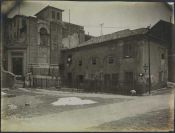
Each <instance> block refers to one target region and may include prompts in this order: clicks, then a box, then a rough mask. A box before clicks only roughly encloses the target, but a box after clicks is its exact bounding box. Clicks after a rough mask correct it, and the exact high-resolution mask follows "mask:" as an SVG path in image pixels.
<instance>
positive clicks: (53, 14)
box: [52, 11, 55, 19]
mask: <svg viewBox="0 0 175 133" xmlns="http://www.w3.org/2000/svg"><path fill="white" fill-rule="evenodd" d="M52 18H53V19H54V18H55V12H54V11H52Z"/></svg>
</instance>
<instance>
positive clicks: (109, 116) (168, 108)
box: [2, 88, 174, 131]
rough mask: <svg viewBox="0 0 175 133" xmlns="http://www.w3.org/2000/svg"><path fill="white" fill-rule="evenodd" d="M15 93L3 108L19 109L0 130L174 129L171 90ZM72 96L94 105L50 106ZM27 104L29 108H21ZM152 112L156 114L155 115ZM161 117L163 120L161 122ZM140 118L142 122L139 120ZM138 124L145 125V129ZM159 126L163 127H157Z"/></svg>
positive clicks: (21, 90)
mask: <svg viewBox="0 0 175 133" xmlns="http://www.w3.org/2000/svg"><path fill="white" fill-rule="evenodd" d="M15 92H16V97H9V98H7V97H4V98H3V105H4V107H6V103H8V104H9V103H13V104H16V105H17V107H18V108H19V110H18V108H17V109H16V111H15V109H14V110H13V111H9V114H6V115H10V117H3V120H2V130H3V131H103V130H104V131H125V130H126V131H153V130H155V131H158V130H161V131H167V130H168V131H169V130H172V128H173V127H172V125H173V124H172V121H173V120H172V119H171V118H174V117H173V116H172V115H173V110H174V103H173V102H174V90H172V89H169V90H165V89H164V90H163V93H159V92H158V93H155V94H154V93H153V95H150V96H122V95H112V94H95V93H93V94H91V93H76V92H61V91H48V90H41V89H36V90H30V89H23V88H22V89H17V90H14V91H13V93H15ZM11 93H12V92H11ZM72 96H74V97H79V98H82V99H87V100H93V101H96V103H94V104H90V105H72V106H67V105H66V106H53V105H51V103H52V102H54V101H56V100H57V99H58V98H61V97H72ZM9 99H11V100H9ZM19 99H20V100H19ZM29 101H30V102H29ZM27 102H28V103H29V106H25V107H22V105H23V104H24V103H27ZM4 112H8V111H4ZM156 112H159V113H156ZM155 113H156V115H154V114H155ZM153 116H156V117H153ZM164 116H167V117H164ZM160 117H162V118H161V119H160ZM139 119H140V120H141V121H138V120H139ZM144 120H145V122H146V123H152V122H157V121H164V123H158V122H157V124H158V125H159V126H158V125H155V124H153V125H152V126H150V127H149V124H145V122H144ZM132 123H133V125H134V126H132ZM138 123H140V124H143V125H144V124H145V128H144V126H143V125H142V126H140V125H139V124H138ZM166 123H167V124H166ZM121 124H122V125H123V126H121ZM128 125H130V126H128ZM160 125H161V126H164V127H162V128H159V127H160ZM114 127H115V128H114ZM139 127H140V128H139Z"/></svg>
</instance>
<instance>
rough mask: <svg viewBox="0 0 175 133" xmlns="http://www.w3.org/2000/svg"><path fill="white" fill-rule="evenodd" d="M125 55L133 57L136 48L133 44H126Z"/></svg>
mask: <svg viewBox="0 0 175 133" xmlns="http://www.w3.org/2000/svg"><path fill="white" fill-rule="evenodd" d="M123 55H124V57H125V58H131V57H133V56H134V48H133V45H131V44H125V45H124V47H123Z"/></svg>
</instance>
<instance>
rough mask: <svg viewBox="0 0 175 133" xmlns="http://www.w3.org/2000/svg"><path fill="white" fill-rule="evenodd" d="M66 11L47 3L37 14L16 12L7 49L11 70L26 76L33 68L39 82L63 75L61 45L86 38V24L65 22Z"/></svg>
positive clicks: (8, 31) (8, 29)
mask: <svg viewBox="0 0 175 133" xmlns="http://www.w3.org/2000/svg"><path fill="white" fill-rule="evenodd" d="M62 12H63V10H60V9H57V8H54V7H51V6H47V7H45V8H44V9H42V10H41V11H40V12H38V13H37V14H35V17H31V16H23V15H16V16H15V17H13V18H11V19H10V18H8V21H7V23H6V30H5V34H6V40H5V41H6V45H5V52H4V53H5V56H4V60H5V66H6V68H7V70H8V71H10V72H13V73H14V74H16V75H19V76H22V77H24V76H25V75H26V74H27V73H31V72H32V75H33V78H34V79H35V80H38V83H37V84H38V85H42V84H43V83H45V81H44V79H53V78H58V77H60V75H59V71H58V68H59V64H60V57H61V55H60V49H64V48H69V47H71V46H76V45H78V44H80V43H82V42H83V41H84V40H85V34H84V28H83V27H82V26H79V25H75V24H72V23H68V22H63V21H62ZM42 80H43V83H41V81H42ZM50 81H52V80H50ZM50 81H49V80H48V82H50ZM37 84H36V85H37ZM50 84H51V83H48V86H50ZM53 85H54V83H53ZM43 86H45V85H43Z"/></svg>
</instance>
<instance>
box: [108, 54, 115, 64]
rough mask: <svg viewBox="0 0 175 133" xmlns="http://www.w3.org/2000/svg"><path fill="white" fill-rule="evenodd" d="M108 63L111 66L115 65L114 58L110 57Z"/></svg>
mask: <svg viewBox="0 0 175 133" xmlns="http://www.w3.org/2000/svg"><path fill="white" fill-rule="evenodd" d="M108 63H109V64H113V63H114V57H112V56H109V57H108Z"/></svg>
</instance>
